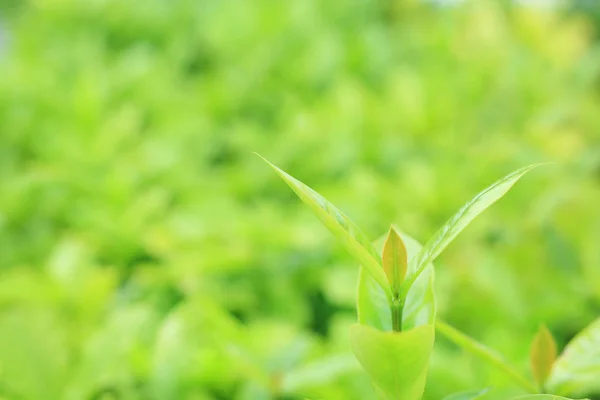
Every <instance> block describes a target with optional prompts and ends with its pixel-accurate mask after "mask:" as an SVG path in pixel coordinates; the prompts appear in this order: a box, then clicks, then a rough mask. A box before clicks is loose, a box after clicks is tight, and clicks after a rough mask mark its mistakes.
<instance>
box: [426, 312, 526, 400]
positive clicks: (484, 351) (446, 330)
mask: <svg viewBox="0 0 600 400" xmlns="http://www.w3.org/2000/svg"><path fill="white" fill-rule="evenodd" d="M435 327H436V330H437V331H438V332H439V333H441V334H442V335H443V336H445V337H446V338H447V339H449V340H450V341H451V342H453V343H454V344H456V345H457V346H459V347H461V348H463V349H465V350H466V351H468V352H470V353H472V354H474V355H476V356H477V357H479V358H481V359H482V360H485V361H487V362H488V363H489V364H491V365H493V366H494V367H496V368H497V369H498V370H500V371H502V372H504V373H505V374H506V375H507V376H509V377H510V378H512V380H513V381H514V382H515V383H516V384H518V385H519V386H521V387H522V388H523V389H525V390H527V391H528V392H530V393H535V392H537V388H536V387H535V386H534V385H532V384H531V383H530V382H529V381H528V380H527V379H525V378H523V377H522V376H521V375H520V374H519V373H518V372H517V371H515V370H514V369H513V367H512V366H511V365H510V364H508V362H506V361H505V360H504V359H503V358H502V356H500V355H499V354H498V353H496V352H495V351H494V350H492V349H490V348H489V347H487V346H485V345H484V344H482V343H479V342H478V341H476V340H475V339H473V338H471V337H469V336H467V335H465V334H464V333H462V332H460V331H459V330H457V329H455V328H453V327H452V326H450V325H448V324H446V323H444V322H442V321H440V320H438V321H437V322H436V325H435Z"/></svg>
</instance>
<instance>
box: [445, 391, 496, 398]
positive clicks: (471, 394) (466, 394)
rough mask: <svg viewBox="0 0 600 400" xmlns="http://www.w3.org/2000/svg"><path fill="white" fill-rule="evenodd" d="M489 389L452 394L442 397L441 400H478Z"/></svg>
mask: <svg viewBox="0 0 600 400" xmlns="http://www.w3.org/2000/svg"><path fill="white" fill-rule="evenodd" d="M488 391H489V389H483V390H469V391H468V392H461V393H456V394H452V395H450V396H447V397H444V399H443V400H478V399H481V398H482V397H483V395H484V394H486V393H487V392H488Z"/></svg>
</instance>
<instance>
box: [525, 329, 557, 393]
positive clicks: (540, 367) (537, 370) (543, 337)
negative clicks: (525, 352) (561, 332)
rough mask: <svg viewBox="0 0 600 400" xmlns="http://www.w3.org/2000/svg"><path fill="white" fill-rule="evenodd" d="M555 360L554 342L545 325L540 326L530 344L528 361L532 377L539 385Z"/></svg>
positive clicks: (541, 385) (548, 373)
mask: <svg viewBox="0 0 600 400" xmlns="http://www.w3.org/2000/svg"><path fill="white" fill-rule="evenodd" d="M555 360H556V342H555V341H554V338H553V337H552V334H551V333H550V331H549V330H548V328H546V327H545V326H541V327H540V330H539V331H538V333H537V335H536V336H535V338H534V339H533V343H532V345H531V353H530V362H531V372H532V374H533V378H534V379H535V381H536V382H537V384H538V385H539V386H540V387H543V386H544V383H545V382H546V379H547V378H548V376H549V375H550V372H551V371H552V365H553V364H554V361H555Z"/></svg>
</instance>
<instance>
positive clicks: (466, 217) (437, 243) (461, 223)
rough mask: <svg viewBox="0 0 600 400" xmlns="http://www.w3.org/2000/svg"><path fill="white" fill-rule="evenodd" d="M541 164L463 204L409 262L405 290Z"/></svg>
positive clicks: (509, 178)
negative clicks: (489, 208) (412, 270)
mask: <svg viewBox="0 0 600 400" xmlns="http://www.w3.org/2000/svg"><path fill="white" fill-rule="evenodd" d="M539 165H541V164H534V165H530V166H528V167H524V168H521V169H519V170H517V171H515V172H513V173H511V174H509V175H507V176H505V177H504V178H502V179H500V180H499V181H497V182H496V183H494V184H493V185H491V186H490V187H488V188H487V189H485V190H484V191H482V192H481V193H479V194H478V195H477V196H475V197H474V198H473V199H472V200H471V201H469V202H468V203H467V204H465V205H464V206H463V207H462V208H461V209H460V210H459V211H458V212H457V213H456V214H455V215H454V216H453V217H452V218H450V219H449V220H448V222H446V224H445V225H444V226H443V227H442V228H441V229H440V230H438V231H437V232H436V233H435V235H433V237H432V238H431V239H430V240H429V241H428V242H427V243H426V244H425V246H424V247H423V249H422V250H421V252H420V253H419V255H418V256H417V257H415V258H414V259H413V260H411V262H414V263H415V267H414V268H413V269H414V271H415V272H414V273H412V274H411V275H410V276H409V277H407V279H406V284H405V290H406V291H408V289H409V288H410V286H411V285H412V283H413V282H414V280H415V279H416V278H417V277H418V276H419V274H420V273H421V272H423V270H424V269H425V267H426V266H427V265H428V264H429V263H431V262H433V261H434V260H435V258H436V257H437V256H438V255H440V253H441V252H442V251H443V250H444V249H445V248H446V247H447V246H448V245H449V244H450V243H451V242H452V240H454V238H455V237H456V236H457V235H458V234H459V233H460V232H462V231H463V229H465V228H466V227H467V226H468V225H469V223H471V221H473V220H474V219H475V218H476V217H477V216H478V215H479V214H481V213H482V212H483V211H485V210H486V209H487V208H488V207H489V206H491V205H492V204H494V203H495V202H496V201H498V200H499V199H500V198H502V196H504V195H505V194H506V193H507V192H508V191H509V190H510V188H511V187H512V186H513V185H514V184H515V183H516V182H517V181H518V180H519V179H520V178H521V177H522V176H523V175H525V174H526V173H527V172H529V171H531V170H532V169H533V168H535V167H537V166H539Z"/></svg>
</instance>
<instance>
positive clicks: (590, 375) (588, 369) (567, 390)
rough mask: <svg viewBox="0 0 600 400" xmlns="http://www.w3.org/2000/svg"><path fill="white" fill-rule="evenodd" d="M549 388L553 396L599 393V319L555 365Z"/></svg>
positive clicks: (569, 345) (575, 341)
mask: <svg viewBox="0 0 600 400" xmlns="http://www.w3.org/2000/svg"><path fill="white" fill-rule="evenodd" d="M546 386H547V387H548V389H549V390H551V391H552V392H554V393H559V394H568V395H584V394H586V393H591V392H595V391H598V390H600V318H598V319H597V320H596V321H594V322H592V323H591V324H590V325H589V326H588V327H587V328H585V329H584V330H583V331H581V332H580V333H579V334H578V335H577V336H575V338H574V339H573V340H571V342H570V343H569V344H568V345H567V347H566V348H565V350H564V351H563V353H562V354H561V355H560V356H559V357H558V359H557V360H556V362H555V363H554V368H553V369H552V373H551V374H550V377H549V379H548V381H547V383H546Z"/></svg>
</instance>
